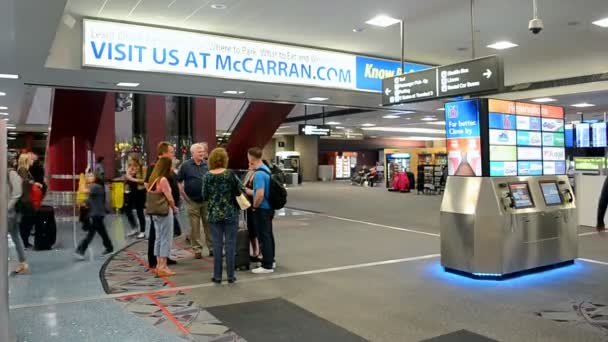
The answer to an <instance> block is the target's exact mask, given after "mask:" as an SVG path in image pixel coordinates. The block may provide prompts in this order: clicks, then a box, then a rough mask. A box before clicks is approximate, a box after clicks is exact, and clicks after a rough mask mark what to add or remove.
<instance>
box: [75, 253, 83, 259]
mask: <svg viewBox="0 0 608 342" xmlns="http://www.w3.org/2000/svg"><path fill="white" fill-rule="evenodd" d="M74 257H75V258H76V259H78V260H84V259H86V257H85V256H84V253H82V254H81V253H79V252H74Z"/></svg>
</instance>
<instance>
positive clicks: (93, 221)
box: [75, 175, 114, 260]
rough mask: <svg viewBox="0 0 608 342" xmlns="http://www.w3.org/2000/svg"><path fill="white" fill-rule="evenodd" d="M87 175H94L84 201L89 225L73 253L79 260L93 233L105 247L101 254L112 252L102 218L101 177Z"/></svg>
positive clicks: (104, 198) (104, 202) (103, 200)
mask: <svg viewBox="0 0 608 342" xmlns="http://www.w3.org/2000/svg"><path fill="white" fill-rule="evenodd" d="M89 177H95V178H94V182H92V183H91V184H90V185H89V188H88V193H89V197H88V199H87V201H86V206H87V208H88V214H89V219H90V226H89V227H88V231H87V236H86V237H85V238H84V239H83V240H82V241H81V242H80V244H79V245H78V248H77V249H76V254H75V256H76V257H77V258H78V259H81V260H83V259H84V255H85V253H86V251H87V248H88V247H89V244H90V243H91V241H92V240H93V238H94V237H95V233H97V234H99V235H100V236H101V238H102V240H103V245H104V247H105V248H106V249H105V251H104V252H103V255H107V254H110V253H112V252H114V247H113V246H112V240H110V237H109V236H108V232H107V231H106V226H105V224H104V218H105V216H106V191H105V188H104V184H103V179H102V178H101V176H100V175H94V176H92V175H91V176H89ZM89 179H91V178H89Z"/></svg>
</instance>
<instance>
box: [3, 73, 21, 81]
mask: <svg viewBox="0 0 608 342" xmlns="http://www.w3.org/2000/svg"><path fill="white" fill-rule="evenodd" d="M0 78H8V79H11V80H17V79H19V75H15V74H0Z"/></svg>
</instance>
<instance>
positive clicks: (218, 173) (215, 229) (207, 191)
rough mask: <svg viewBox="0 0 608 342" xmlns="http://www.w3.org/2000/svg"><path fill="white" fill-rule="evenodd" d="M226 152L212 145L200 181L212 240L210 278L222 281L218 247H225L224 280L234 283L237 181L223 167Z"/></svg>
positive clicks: (226, 165)
mask: <svg viewBox="0 0 608 342" xmlns="http://www.w3.org/2000/svg"><path fill="white" fill-rule="evenodd" d="M227 167H228V153H226V150H225V149H223V148H216V149H214V150H213V151H211V155H210V156H209V172H208V173H207V175H205V178H204V181H203V200H204V201H205V202H208V203H209V207H208V213H209V225H210V226H211V234H212V240H213V278H211V281H213V282H214V283H216V284H219V283H221V282H222V246H224V239H225V246H226V268H227V270H226V273H227V275H228V282H229V283H231V284H232V283H234V282H235V281H236V277H235V276H234V270H235V254H236V232H237V230H238V225H239V210H240V209H239V208H238V207H237V203H236V198H235V197H236V195H237V194H238V193H239V191H240V189H239V186H240V184H239V183H240V181H238V179H237V178H236V176H235V175H234V174H233V173H232V171H230V170H228V169H227Z"/></svg>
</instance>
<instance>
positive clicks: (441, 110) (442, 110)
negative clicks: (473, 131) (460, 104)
mask: <svg viewBox="0 0 608 342" xmlns="http://www.w3.org/2000/svg"><path fill="white" fill-rule="evenodd" d="M436 110H438V111H440V112H445V108H443V107H441V108H437V109H436Z"/></svg>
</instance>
